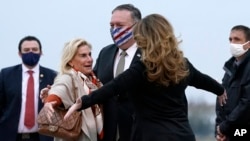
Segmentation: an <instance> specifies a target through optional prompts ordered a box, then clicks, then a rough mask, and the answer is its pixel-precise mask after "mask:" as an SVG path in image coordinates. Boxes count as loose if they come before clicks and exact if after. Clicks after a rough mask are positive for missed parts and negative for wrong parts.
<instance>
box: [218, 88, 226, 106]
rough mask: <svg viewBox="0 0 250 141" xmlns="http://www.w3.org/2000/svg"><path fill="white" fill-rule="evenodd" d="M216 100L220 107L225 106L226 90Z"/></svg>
mask: <svg viewBox="0 0 250 141" xmlns="http://www.w3.org/2000/svg"><path fill="white" fill-rule="evenodd" d="M218 100H219V103H220V106H223V105H224V104H226V103H227V102H226V101H227V92H226V90H225V91H224V93H223V94H222V95H221V96H218Z"/></svg>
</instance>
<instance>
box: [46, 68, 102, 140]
mask: <svg viewBox="0 0 250 141" xmlns="http://www.w3.org/2000/svg"><path fill="white" fill-rule="evenodd" d="M70 74H71V75H69V74H63V75H59V76H57V77H56V79H55V82H54V84H53V85H52V87H51V89H50V91H49V94H55V95H57V96H59V97H60V98H61V100H62V102H63V105H64V107H65V108H66V109H68V108H69V107H70V106H71V105H73V104H74V102H75V101H76V99H75V98H74V90H73V89H74V84H75V89H76V90H75V91H76V94H77V97H81V96H83V95H87V94H88V92H86V90H85V89H84V82H83V80H82V79H81V77H80V76H82V75H83V74H82V73H79V72H75V71H73V70H72V71H71V72H70ZM72 77H73V79H72ZM85 77H86V76H85ZM73 81H74V84H73V83H72V82H73ZM82 117H83V124H82V131H83V132H82V133H81V136H80V138H79V139H78V140H77V141H97V129H96V128H97V125H96V120H95V117H94V114H93V112H92V110H91V108H88V109H85V110H82ZM54 141H66V140H65V139H61V138H56V137H55V138H54Z"/></svg>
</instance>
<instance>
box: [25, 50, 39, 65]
mask: <svg viewBox="0 0 250 141" xmlns="http://www.w3.org/2000/svg"><path fill="white" fill-rule="evenodd" d="M39 59H40V54H37V53H33V52H29V53H23V54H22V60H23V63H24V64H25V65H28V66H35V65H36V64H37V63H38V61H39Z"/></svg>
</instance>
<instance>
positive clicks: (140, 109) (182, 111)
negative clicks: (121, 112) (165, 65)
mask: <svg viewBox="0 0 250 141" xmlns="http://www.w3.org/2000/svg"><path fill="white" fill-rule="evenodd" d="M188 66H189V70H190V74H189V76H188V77H187V78H186V79H184V80H183V81H182V82H180V83H179V84H177V85H170V86H168V87H165V86H162V85H159V84H156V83H153V82H149V81H148V80H147V77H146V74H145V73H144V72H145V66H144V65H143V63H142V62H141V61H138V63H135V65H134V66H131V67H130V69H128V70H126V71H125V72H124V73H122V74H120V75H119V76H117V77H116V78H115V79H114V80H113V81H111V82H109V83H107V84H105V85H104V86H103V87H101V88H100V89H98V90H96V91H93V92H92V93H91V94H90V95H88V96H83V97H82V109H85V108H87V107H89V106H90V105H93V104H94V103H101V102H102V101H104V100H106V99H108V98H110V97H113V96H115V95H117V94H118V93H119V94H121V95H122V94H125V92H129V98H130V100H131V101H132V102H133V103H134V106H135V116H136V117H135V123H134V130H133V132H132V141H195V137H194V134H193V131H192V129H191V127H190V125H189V122H188V114H187V100H186V96H185V89H186V88H187V86H194V87H196V88H198V89H204V90H207V91H210V92H213V93H215V94H217V95H222V94H223V92H224V88H223V87H222V86H221V85H220V84H219V83H218V82H217V81H216V80H214V79H212V78H211V77H209V76H207V75H205V74H202V73H200V72H199V71H198V70H196V69H195V68H194V67H193V66H192V64H191V63H188Z"/></svg>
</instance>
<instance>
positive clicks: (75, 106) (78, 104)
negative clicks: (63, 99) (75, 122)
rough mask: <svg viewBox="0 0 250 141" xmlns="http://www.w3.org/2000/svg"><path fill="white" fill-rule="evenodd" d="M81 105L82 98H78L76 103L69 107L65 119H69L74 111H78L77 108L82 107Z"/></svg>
mask: <svg viewBox="0 0 250 141" xmlns="http://www.w3.org/2000/svg"><path fill="white" fill-rule="evenodd" d="M81 107H82V100H81V98H78V99H77V100H76V103H75V104H73V105H72V106H71V107H70V108H69V110H68V112H67V113H66V114H65V116H64V120H67V119H68V118H69V116H70V115H71V114H73V112H75V111H77V110H78V109H80V108H81Z"/></svg>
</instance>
